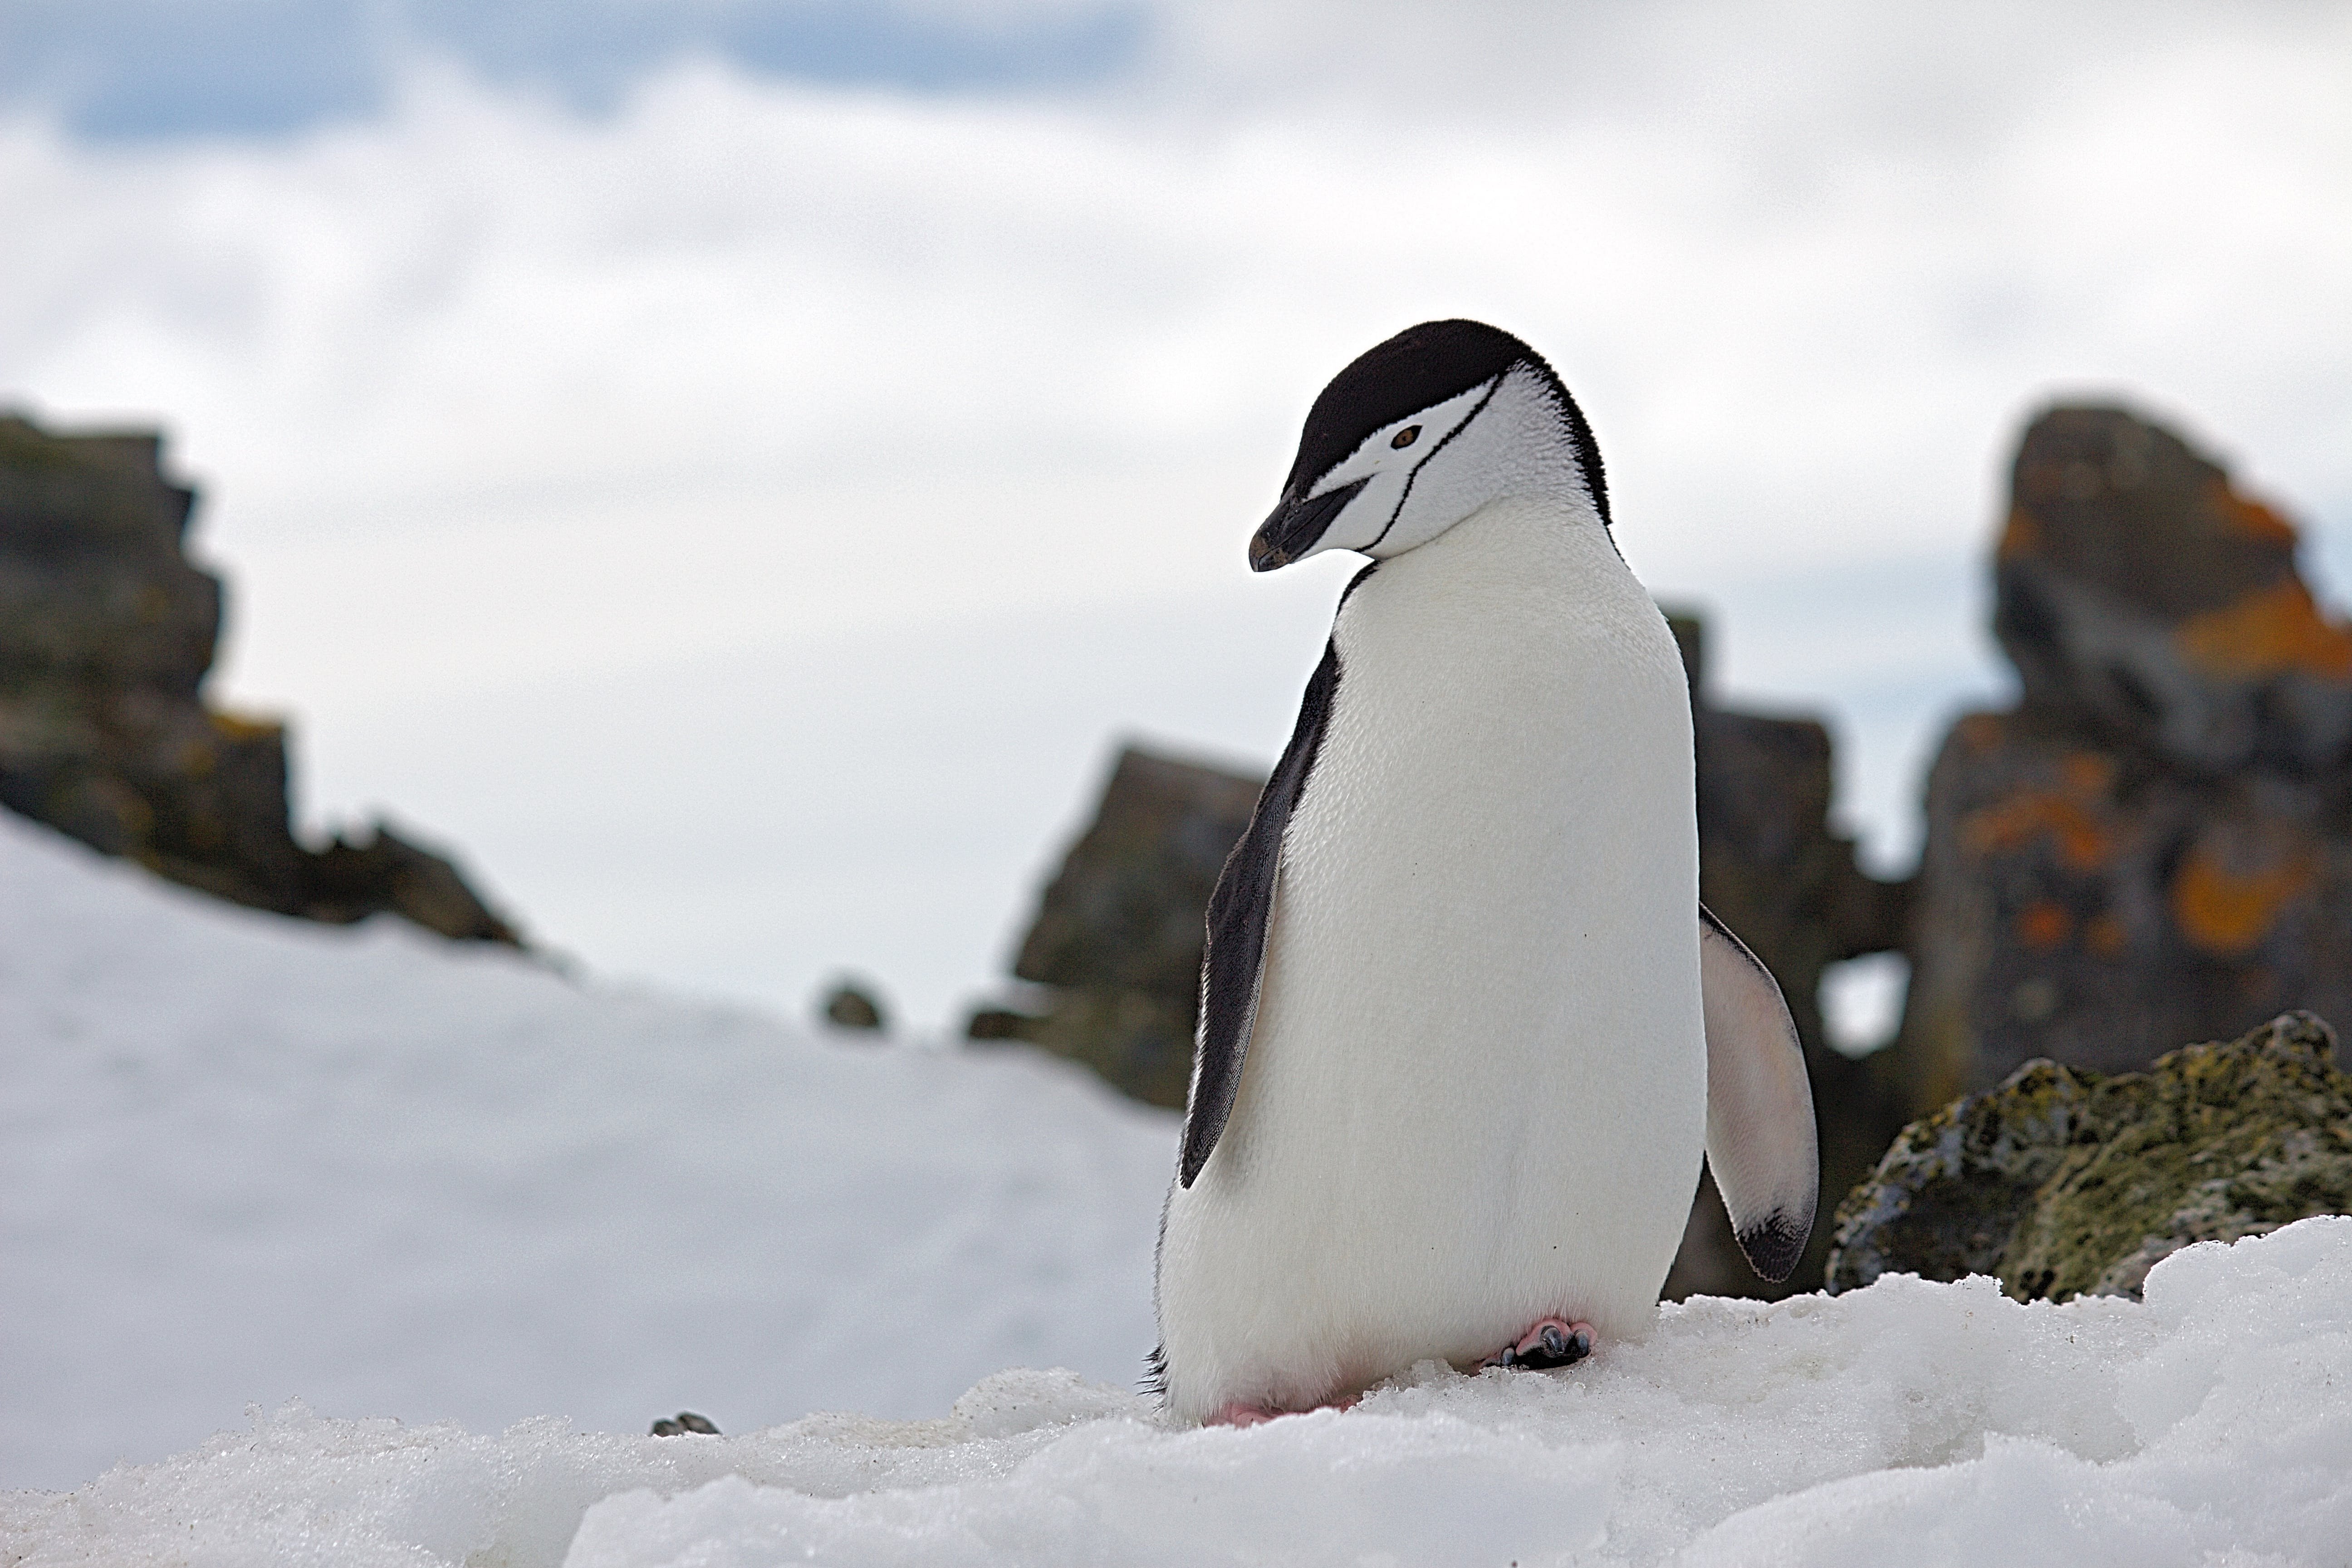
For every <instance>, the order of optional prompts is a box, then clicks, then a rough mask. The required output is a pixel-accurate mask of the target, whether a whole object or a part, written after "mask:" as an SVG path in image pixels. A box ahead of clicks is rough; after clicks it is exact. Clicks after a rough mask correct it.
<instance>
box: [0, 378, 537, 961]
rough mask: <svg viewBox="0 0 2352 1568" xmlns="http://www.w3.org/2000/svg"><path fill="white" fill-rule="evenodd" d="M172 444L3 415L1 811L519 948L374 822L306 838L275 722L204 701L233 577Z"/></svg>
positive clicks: (297, 900) (261, 902) (294, 910)
mask: <svg viewBox="0 0 2352 1568" xmlns="http://www.w3.org/2000/svg"><path fill="white" fill-rule="evenodd" d="M161 457H162V443H161V440H160V438H159V437H155V436H152V435H103V436H57V435H52V434H50V433H48V432H46V431H43V430H41V429H39V428H37V426H33V425H32V424H30V423H28V422H27V421H26V420H23V419H19V418H13V417H7V416H0V805H5V806H7V807H8V808H9V809H11V810H14V811H16V812H19V813H21V814H23V815H24V816H29V817H32V818H34V819H35V820H37V821H40V822H45V823H47V824H48V825H50V826H53V827H56V828H58V829H60V830H62V831H63V832H66V833H68V834H70V835H72V836H73V837H76V838H79V839H80V840H81V841H82V842H83V843H85V844H89V845H90V846H92V847H96V848H98V849H100V850H103V851H105V852H106V853H108V854H110V855H120V856H123V857H126V858H131V859H134V860H138V861H141V862H142V863H143V864H145V865H147V866H148V867H150V868H152V869H153V870H155V871H157V872H160V873H161V874H162V875H163V876H166V877H169V878H171V879H173V881H177V882H184V883H185V884H187V885H188V886H190V887H194V888H199V889H203V890H204V891H205V892H208V893H213V894H216V895H218V896H219V897H221V898H224V899H229V900H235V901H236V902H237V903H241V904H248V905H252V906H254V907H256V908H258V909H266V910H277V911H278V912H279V913H282V914H289V915H301V916H307V917H309V918H310V919H313V920H322V921H337V922H344V921H356V920H359V919H361V918H362V917H364V916H366V915H369V914H373V913H375V912H377V911H379V910H389V911H391V912H394V913H396V914H400V915H404V916H405V917H407V918H408V919H410V920H412V921H415V922H416V923H418V924H419V925H422V926H425V927H426V928H427V929H428V930H432V931H439V932H441V933H442V934H443V935H446V936H451V937H459V938H467V939H472V940H479V941H489V942H518V940H519V939H518V938H517V936H516V934H515V931H514V928H513V927H512V926H511V925H510V924H509V922H508V921H505V920H503V919H501V918H500V917H499V915H497V914H495V913H494V912H492V911H491V910H489V909H488V907H486V906H485V905H484V904H483V902H482V900H480V899H479V898H478V897H477V896H476V895H475V894H474V892H473V891H472V890H471V889H468V888H467V886H466V883H465V881H464V879H462V878H461V877H460V876H459V875H458V874H457V870H456V869H455V868H453V867H452V866H451V865H450V864H449V862H448V861H447V860H446V859H444V858H441V857H440V856H437V855H435V854H433V853H431V852H429V851H428V850H425V849H424V848H421V847H418V846H416V845H415V844H412V843H410V842H408V841H407V840H405V839H404V838H402V837H399V836H397V835H395V834H394V833H393V832H392V831H391V830H390V829H388V828H386V827H385V826H383V825H382V824H377V825H376V826H375V827H374V829H373V832H372V833H370V834H369V835H367V836H366V837H362V839H360V840H358V841H355V842H348V843H347V842H344V841H341V840H340V839H339V840H337V841H336V842H334V843H333V844H331V845H330V846H329V847H327V848H326V849H324V850H312V849H310V848H308V847H304V846H303V845H301V844H300V843H299V842H298V841H297V840H296V839H295V837H294V836H293V834H292V832H291V830H290V828H289V825H288V817H287V803H286V780H287V762H286V731H285V730H284V728H283V726H281V725H279V724H277V723H275V722H272V721H266V720H257V719H252V718H247V717H244V716H241V715H237V714H232V713H226V712H222V711H220V710H215V709H214V708H211V707H209V706H207V705H206V703H205V700H204V697H203V687H204V682H205V675H206V674H207V673H208V672H209V671H210V669H211V668H212V661H213V651H214V647H215V644H216V642H217V641H218V638H219V635H220V626H221V612H222V594H221V585H220V582H219V580H218V579H217V578H215V577H213V576H212V575H210V574H207V573H205V572H203V571H200V570H199V569H198V568H196V567H195V566H194V565H193V564H191V563H189V561H188V559H187V557H186V555H185V554H184V552H183V544H184V537H185V534H186V531H187V522H188V516H189V512H190V510H191V509H192V508H193V507H194V502H195V496H194V492H193V491H192V490H189V489H185V488H183V487H181V486H178V485H174V484H173V483H171V482H170V481H169V480H168V479H165V478H164V477H163V470H162V465H161Z"/></svg>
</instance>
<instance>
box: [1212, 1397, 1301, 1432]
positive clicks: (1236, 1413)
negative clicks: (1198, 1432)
mask: <svg viewBox="0 0 2352 1568" xmlns="http://www.w3.org/2000/svg"><path fill="white" fill-rule="evenodd" d="M1289 1414H1290V1412H1289V1411H1287V1410H1276V1409H1272V1408H1270V1407H1269V1406H1266V1405H1244V1404H1243V1403H1242V1402H1241V1401H1239V1400H1235V1401H1234V1403H1233V1404H1231V1405H1219V1406H1218V1407H1217V1408H1216V1409H1214V1410H1213V1411H1211V1412H1210V1413H1209V1414H1208V1415H1203V1416H1202V1417H1201V1425H1202V1426H1257V1425H1258V1424H1259V1423H1261V1422H1265V1421H1271V1420H1273V1419H1274V1418H1275V1417H1276V1416H1277V1415H1289Z"/></svg>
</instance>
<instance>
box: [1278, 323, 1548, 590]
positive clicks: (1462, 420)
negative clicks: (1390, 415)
mask: <svg viewBox="0 0 2352 1568" xmlns="http://www.w3.org/2000/svg"><path fill="white" fill-rule="evenodd" d="M1563 483H1565V484H1567V485H1569V486H1570V487H1573V488H1576V489H1582V488H1583V476H1582V474H1581V472H1580V468H1579V466H1578V464H1577V461H1576V457H1575V453H1574V450H1573V448H1572V447H1571V446H1570V442H1569V440H1568V437H1567V436H1566V434H1565V432H1564V430H1563V428H1562V426H1561V424H1560V419H1559V413H1558V411H1557V408H1556V406H1555V399H1554V398H1553V396H1552V395H1551V393H1550V391H1549V388H1548V387H1547V386H1546V384H1545V383H1544V381H1543V379H1542V378H1541V377H1540V376H1538V375H1537V374H1534V373H1533V372H1531V371H1528V370H1525V369H1517V368H1515V369H1513V370H1510V371H1507V372H1506V373H1504V374H1502V375H1500V376H1497V377H1496V378H1495V379H1494V380H1492V381H1487V382H1483V383H1481V384H1478V385H1476V386H1474V387H1472V388H1471V389H1470V390H1469V391H1467V392H1464V393H1460V394H1457V395H1454V396H1453V397H1449V398H1447V399H1446V400H1445V401H1444V402H1443V403H1436V404H1432V405H1430V406H1429V407H1427V408H1423V409H1421V410H1420V411H1418V412H1416V413H1414V414H1412V415H1410V416H1407V417H1405V418H1402V419H1399V420H1397V421H1395V422H1394V423H1393V424H1391V425H1386V426H1381V428H1380V429H1378V430H1375V431H1374V432H1372V434H1371V435H1370V436H1368V437H1365V438H1364V440H1363V441H1362V442H1361V443H1360V445H1358V447H1356V449H1355V450H1354V451H1352V452H1350V453H1349V454H1348V456H1347V457H1345V458H1341V459H1340V460H1339V462H1338V463H1335V464H1334V465H1332V467H1331V468H1329V469H1328V470H1327V471H1325V472H1324V473H1323V475H1322V476H1321V477H1320V478H1318V479H1316V481H1315V482H1314V485H1313V487H1312V488H1311V489H1308V491H1307V495H1306V496H1305V497H1303V498H1301V502H1300V503H1298V505H1297V507H1296V508H1295V509H1286V510H1298V511H1304V510H1307V509H1308V508H1311V507H1312V506H1313V503H1314V502H1315V501H1316V500H1321V499H1325V498H1336V497H1337V496H1338V495H1339V493H1340V492H1343V491H1346V490H1348V489H1349V488H1350V487H1360V488H1358V489H1355V491H1354V493H1353V495H1352V496H1349V498H1348V499H1347V500H1345V501H1344V502H1343V503H1341V505H1340V507H1339V510H1338V512H1337V513H1336V514H1334V515H1332V516H1331V517H1330V519H1329V520H1328V521H1327V522H1326V523H1325V524H1324V526H1323V529H1322V531H1321V533H1320V535H1319V537H1317V538H1315V539H1313V540H1311V541H1307V540H1296V541H1290V542H1288V547H1287V548H1286V549H1284V550H1283V551H1282V552H1281V559H1279V560H1273V559H1269V560H1267V561H1266V563H1265V564H1266V565H1268V566H1272V565H1286V564H1288V563H1290V562H1293V561H1304V560H1306V559H1307V557H1308V556H1310V555H1319V554H1321V553H1322V552H1324V551H1327V550H1354V551H1360V552H1362V553H1364V554H1366V555H1370V556H1371V557H1373V558H1374V559H1376V560H1385V559H1386V558H1388V557H1389V556H1391V555H1401V554H1402V553H1403V552H1406V551H1408V550H1411V549H1413V548H1415V547H1416V546H1418V545H1423V544H1426V543H1428V542H1430V541H1431V540H1433V539H1434V538H1436V537H1437V536H1438V535H1439V534H1441V533H1444V531H1446V530H1447V529H1449V528H1452V527H1453V526H1454V524H1455V523H1457V522H1459V521H1462V520H1463V519H1464V518H1465V517H1468V516H1469V515H1470V514H1471V513H1472V512H1474V511H1476V510H1478V509H1479V508H1481V507H1483V506H1485V505H1486V503H1487V502H1489V501H1492V500H1499V499H1501V498H1502V497H1504V496H1507V495H1516V494H1523V493H1528V492H1530V491H1533V490H1538V489H1549V488H1551V487H1555V486H1559V485H1560V484H1563ZM1281 515H1282V512H1281V511H1277V513H1276V516H1277V517H1280V516H1281ZM1274 531H1276V530H1275V528H1274V520H1271V519H1270V520H1268V528H1267V531H1266V532H1274ZM1261 538H1265V533H1262V534H1261ZM1302 546H1303V547H1302ZM1253 559H1254V561H1255V559H1256V558H1255V555H1254V557H1253ZM1260 569H1261V570H1264V569H1265V567H1263V566H1262V567H1261V568H1260Z"/></svg>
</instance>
